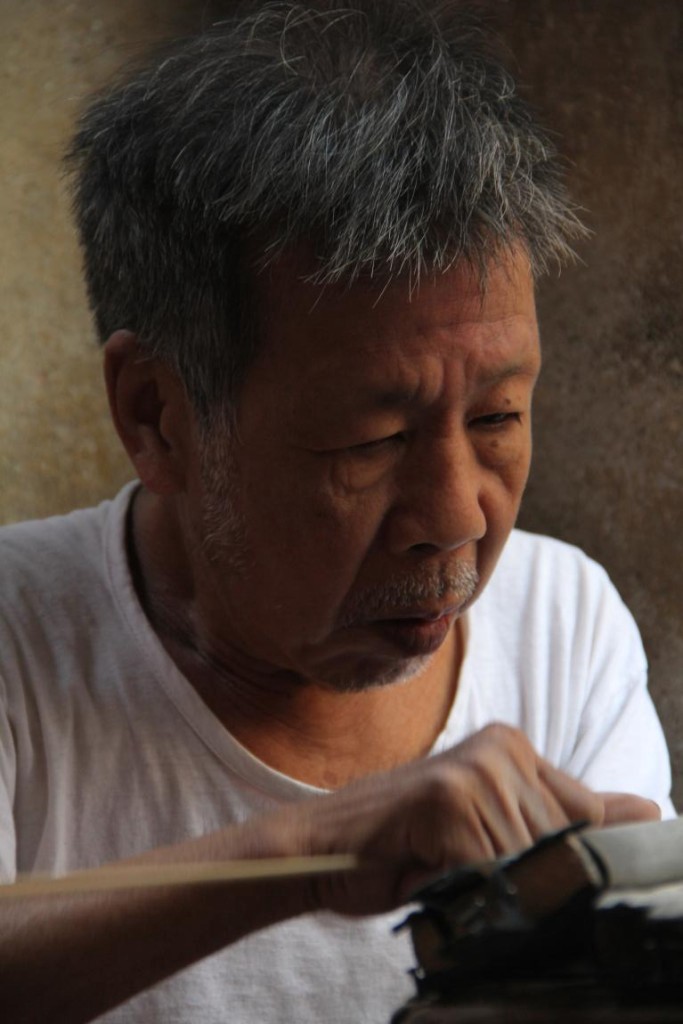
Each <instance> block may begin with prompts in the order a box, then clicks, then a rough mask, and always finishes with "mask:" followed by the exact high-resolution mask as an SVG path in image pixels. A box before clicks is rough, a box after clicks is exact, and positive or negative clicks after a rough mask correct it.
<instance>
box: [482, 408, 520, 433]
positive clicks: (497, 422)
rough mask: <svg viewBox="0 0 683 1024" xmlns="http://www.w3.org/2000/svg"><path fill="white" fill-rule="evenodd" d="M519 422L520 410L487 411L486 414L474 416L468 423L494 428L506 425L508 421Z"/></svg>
mask: <svg viewBox="0 0 683 1024" xmlns="http://www.w3.org/2000/svg"><path fill="white" fill-rule="evenodd" d="M521 422H522V414H521V413H520V412H493V413H489V414H488V415H487V416H476V417H475V418H474V419H473V420H471V421H470V425H471V426H473V427H484V428H488V429H490V430H496V429H500V428H501V427H505V426H507V425H508V424H509V423H521Z"/></svg>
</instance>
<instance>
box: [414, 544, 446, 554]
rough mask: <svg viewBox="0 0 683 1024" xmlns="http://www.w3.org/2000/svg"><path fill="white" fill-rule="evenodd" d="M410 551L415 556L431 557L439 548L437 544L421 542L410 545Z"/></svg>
mask: <svg viewBox="0 0 683 1024" xmlns="http://www.w3.org/2000/svg"><path fill="white" fill-rule="evenodd" d="M410 550H411V551H414V552H415V554H416V555H433V554H435V553H436V552H438V551H439V546H438V544H429V543H427V542H422V543H420V544H411V546H410Z"/></svg>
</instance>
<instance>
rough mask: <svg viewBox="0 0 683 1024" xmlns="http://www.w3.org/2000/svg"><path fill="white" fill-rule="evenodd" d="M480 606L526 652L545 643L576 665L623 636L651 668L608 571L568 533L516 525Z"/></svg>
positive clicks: (623, 644)
mask: <svg viewBox="0 0 683 1024" xmlns="http://www.w3.org/2000/svg"><path fill="white" fill-rule="evenodd" d="M473 612H474V614H475V616H477V615H479V616H480V617H481V618H482V619H483V620H484V621H485V622H486V623H487V624H488V628H489V629H490V630H491V631H493V632H494V633H495V634H496V636H497V637H499V638H500V643H501V644H504V645H505V647H506V649H507V650H508V651H509V650H510V649H511V648H513V647H514V648H515V649H518V650H521V651H523V652H524V655H525V657H526V656H528V655H529V652H530V650H533V651H534V652H535V655H536V656H538V655H539V654H540V652H541V651H542V650H545V651H546V656H547V657H549V658H552V659H554V660H555V662H557V660H558V659H559V660H562V661H564V662H565V663H566V664H567V665H568V666H569V665H570V664H571V667H572V671H576V670H577V669H578V668H579V664H578V663H579V662H580V663H582V664H583V663H584V662H585V664H586V665H587V664H588V663H589V662H593V661H594V660H595V659H596V658H601V657H602V656H603V653H604V651H606V650H607V649H609V648H610V647H612V646H613V645H614V643H615V641H618V646H619V648H620V649H621V650H622V651H627V652H628V655H629V657H631V658H632V659H634V661H635V663H637V664H638V666H639V670H642V669H643V668H644V663H645V658H644V653H643V651H642V644H641V641H640V635H639V633H638V629H637V627H636V625H635V622H634V620H633V617H632V616H631V613H630V612H629V610H628V609H627V607H626V605H625V604H624V602H623V600H622V599H621V597H620V595H619V593H618V592H617V590H616V588H615V586H614V584H613V583H612V582H611V580H610V578H609V576H608V574H607V572H606V571H605V570H604V569H603V568H602V566H600V565H599V564H598V563H597V562H596V561H594V560H593V559H592V558H590V557H589V556H588V555H586V554H585V553H584V552H583V551H581V550H580V549H579V548H577V547H575V546H574V545H572V544H567V543H565V542H564V541H560V540H554V539H553V538H550V537H544V536H540V535H536V534H532V533H526V532H525V531H522V530H513V532H512V534H511V535H510V538H509V540H508V543H507V545H506V547H505V549H504V550H503V553H502V555H501V558H500V560H499V563H498V565H497V567H496V570H495V571H494V573H493V576H492V578H491V580H490V582H489V584H488V586H487V587H486V589H485V590H484V592H483V594H482V595H481V598H480V600H479V602H477V604H476V605H475V606H474V608H473Z"/></svg>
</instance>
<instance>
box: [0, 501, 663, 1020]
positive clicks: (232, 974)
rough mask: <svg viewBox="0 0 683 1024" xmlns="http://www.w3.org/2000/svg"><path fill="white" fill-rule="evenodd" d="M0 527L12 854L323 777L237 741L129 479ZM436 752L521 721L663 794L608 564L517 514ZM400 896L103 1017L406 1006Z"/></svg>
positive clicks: (149, 827) (102, 843)
mask: <svg viewBox="0 0 683 1024" xmlns="http://www.w3.org/2000/svg"><path fill="white" fill-rule="evenodd" d="M133 486H134V485H129V486H128V487H126V488H124V490H123V491H122V492H121V493H120V494H119V495H118V497H117V498H116V499H115V500H114V501H113V502H105V503H103V504H102V505H100V506H99V507H98V508H96V509H88V510H84V511H78V512H73V513H71V514H70V515H68V516H62V517H55V518H53V519H49V520H45V521H42V522H37V523H23V524H19V525H16V526H10V527H5V528H3V529H2V530H0V872H1V873H2V874H3V875H4V876H5V877H7V878H10V877H12V876H13V875H14V873H15V871H24V872H26V871H60V872H61V871H67V870H72V869H75V868H79V867H87V866H93V865H96V864H101V863H103V862H106V861H111V860H117V859H119V858H121V857H126V856H131V855H133V854H135V853H137V852H139V851H142V850H146V849H149V848H152V847H155V846H161V845H165V844H169V843H174V842H179V841H182V840H184V839H187V838H190V837H193V836H198V835H201V834H203V833H206V832H209V831H212V830H214V829H217V828H220V827H221V826H223V825H225V824H227V823H230V822H238V821H243V820H244V819H246V818H248V817H250V816H251V815H253V814H255V813H258V812H263V811H267V810H269V809H272V808H273V807H274V806H276V805H278V804H281V803H283V802H285V801H291V800H299V799H301V798H302V797H306V796H309V795H311V794H313V793H316V792H318V791H317V790H315V789H314V788H312V787H311V786H307V785H303V784H301V783H299V782H297V781H295V780H294V779H291V778H288V777H286V776H284V775H281V774H280V773H278V772H276V771H273V770H272V769H271V768H269V767H267V765H265V764H263V763H262V762H260V761H258V760H257V759H256V758H254V757H253V756H252V755H251V754H250V753H249V752H248V751H247V750H245V749H244V748H243V747H242V746H240V744H239V743H237V742H236V741H235V740H234V739H233V738H232V737H231V736H230V735H229V733H228V732H227V731H226V730H225V728H224V727H223V726H222V725H221V724H220V723H219V722H218V720H217V719H216V718H215V717H214V716H213V714H212V713H211V712H210V711H209V709H208V708H207V707H206V705H205V704H204V703H203V702H202V700H201V699H200V698H199V696H198V695H197V693H196V692H195V690H194V689H193V688H192V686H191V685H190V684H189V683H188V681H187V680H186V679H185V678H184V677H183V676H182V675H181V673H180V672H179V671H178V669H177V668H176V666H175V664H174V663H173V661H172V660H171V659H170V658H169V656H168V654H167V653H166V652H165V650H164V648H163V647H162V645H161V643H160V641H159V639H158V638H157V636H156V634H155V633H154V632H153V630H152V629H151V627H150V625H149V623H148V621H147V619H146V617H145V615H144V613H143V611H142V609H141V607H140V604H139V602H138V600H137V597H136V594H135V591H134V588H133V584H132V581H131V577H130V573H129V568H128V563H127V559H126V555H125V546H124V535H125V520H126V513H127V509H128V506H129V502H130V498H131V494H132V488H133ZM467 620H468V621H467V626H468V642H467V651H466V656H465V659H464V662H463V665H462V671H461V677H460V683H459V687H458V692H457V697H456V700H455V703H454V706H453V709H452V711H451V714H450V717H449V720H448V723H447V725H446V728H445V729H444V731H443V733H442V735H441V736H440V737H439V739H438V741H437V743H436V745H435V751H436V750H443V749H445V748H447V747H449V746H452V745H453V744H456V743H458V742H459V741H460V740H462V739H464V738H465V737H466V736H468V735H469V734H470V733H472V732H473V731H475V730H477V729H479V728H481V727H482V726H484V725H486V724H487V723H488V722H491V721H494V720H495V721H502V722H507V723H510V724H513V725H515V726H519V727H520V728H521V729H523V730H524V732H525V733H526V734H527V735H528V736H529V738H530V740H531V742H532V743H533V744H534V746H535V747H536V748H537V750H539V751H540V752H541V753H542V754H544V755H545V756H546V757H547V758H548V759H549V760H550V761H552V762H553V763H554V764H556V765H558V766H559V767H561V768H563V769H564V770H566V771H567V772H569V773H570V774H572V775H575V776H577V777H578V778H580V779H583V780H584V781H585V782H586V783H587V784H588V785H589V786H592V787H593V788H596V789H602V790H624V791H631V792H634V793H640V794H642V795H645V796H649V797H651V798H652V799H654V800H656V801H657V802H658V803H659V804H660V806H661V807H662V809H663V811H664V813H665V814H667V815H670V814H672V813H673V809H672V807H671V804H670V802H669V799H668V793H669V787H670V772H669V763H668V757H667V752H666V747H665V743H664V739H663V735H662V731H661V728H660V725H659V722H658V720H657V717H656V714H655V711H654V709H653V706H652V703H651V701H650V699H649V697H648V695H647V691H646V688H645V677H646V663H645V657H644V654H643V650H642V645H641V642H640V639H639V636H638V632H637V630H636V627H635V625H634V623H633V620H632V618H631V616H630V614H629V613H628V611H627V610H626V608H625V607H624V605H623V603H622V602H621V600H620V598H619V596H618V595H617V593H616V592H615V590H614V588H613V587H612V585H611V584H610V582H609V580H608V579H607V576H606V575H605V573H604V572H603V570H602V569H600V568H599V567H598V566H597V565H596V564H595V563H594V562H592V561H590V560H589V559H588V558H586V557H585V556H584V555H583V554H581V552H579V551H578V550H576V549H575V548H572V547H570V546H568V545H566V544H563V543H560V542H558V541H553V540H550V539H548V538H543V537H536V536H532V535H530V534H526V533H522V532H520V531H514V532H513V534H512V536H511V537H510V539H509V541H508V544H507V546H506V548H505V550H504V552H503V555H502V557H501V560H500V563H499V565H498V567H497V569H496V571H495V573H494V576H493V579H492V580H491V582H490V583H489V584H488V587H487V589H486V590H485V592H484V593H483V594H482V596H481V597H480V599H479V600H478V601H477V603H476V604H475V605H474V607H473V608H472V609H471V610H470V611H469V612H468V614H467ZM402 916H403V914H402V913H401V912H399V913H397V914H393V915H388V916H383V917H377V918H374V919H369V920H363V921H349V920H346V919H343V918H340V917H336V916H335V915H332V914H322V913H321V914H316V915H309V916H307V917H301V918H298V919H296V920H293V921H288V922H285V923H284V924H280V925H276V926H273V927H271V928H268V929H265V930H264V931H262V932H260V933H257V934H255V935H253V936H249V937H248V938H246V939H244V940H242V941H240V942H238V943H236V944H235V945H233V946H231V947H229V948H228V949H226V950H225V951H222V952H220V953H217V954H215V955H213V956H211V957H208V958H207V959H205V960H203V961H202V962H201V963H199V964H197V965H195V966H193V967H191V968H188V969H187V970H185V971H182V972H180V973H179V974H177V975H176V976H174V977H173V978H171V979H169V980H167V981H165V982H163V983H162V984H160V985H158V986H156V987H154V988H153V989H150V990H149V991H148V992H146V993H143V994H142V995H140V996H137V997H135V998H134V999H132V1000H130V1001H129V1002H127V1003H125V1004H124V1005H123V1006H121V1007H119V1008H118V1009H116V1010H114V1011H112V1012H111V1013H109V1014H107V1015H105V1017H103V1018H102V1019H103V1020H107V1021H109V1022H117V1024H121V1022H133V1021H135V1022H138V1024H176V1022H177V1024H180V1022H182V1024H219V1022H223V1021H230V1022H231V1024H243V1022H244V1024H247V1022H249V1024H255V1022H258V1024H271V1022H287V1024H289V1022H294V1021H296V1022H297V1024H351V1022H353V1024H387V1021H388V1020H389V1017H390V1015H391V1013H392V1011H393V1010H394V1009H396V1007H398V1006H399V1005H401V1004H402V1003H403V1002H404V1001H405V1000H406V999H407V998H408V997H409V996H410V995H412V994H413V990H414V986H413V982H412V979H411V978H410V977H409V975H408V973H407V972H408V970H409V968H410V967H411V966H412V965H413V964H414V956H413V953H412V950H411V949H410V948H409V940H408V938H407V937H406V936H405V935H404V934H400V935H394V934H392V931H391V927H392V924H394V923H395V922H396V921H397V920H400V919H401V918H402Z"/></svg>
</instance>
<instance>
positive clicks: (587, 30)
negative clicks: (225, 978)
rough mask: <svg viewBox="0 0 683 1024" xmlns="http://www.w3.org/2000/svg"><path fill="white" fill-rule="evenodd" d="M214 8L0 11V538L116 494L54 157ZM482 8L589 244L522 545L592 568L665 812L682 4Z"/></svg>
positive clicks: (570, 281) (681, 660)
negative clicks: (631, 655)
mask: <svg viewBox="0 0 683 1024" xmlns="http://www.w3.org/2000/svg"><path fill="white" fill-rule="evenodd" d="M229 6H230V4H229V3H227V2H225V0H224V2H223V3H222V4H221V3H211V2H204V3H202V2H190V0H165V2H164V0H146V2H145V3H144V4H140V3H137V2H134V0H116V2H114V0H72V2H67V0H0V76H1V78H2V103H1V104H0V168H1V172H2V188H1V189H0V224H2V234H1V236H0V289H1V299H2V301H1V302H0V321H1V330H0V482H1V487H0V521H6V522H9V521H12V520H17V519H22V518H27V517H33V516H42V515H47V514H50V513H53V512H60V511H65V510H68V509H70V508H73V507H75V506H78V505H87V504H90V503H92V502H95V501H97V500H99V499H101V498H102V497H105V496H108V495H110V494H112V493H113V492H114V491H115V490H116V488H117V487H118V486H119V485H120V484H121V483H122V482H123V481H124V480H126V479H127V478H128V477H129V471H128V468H127V466H126V463H125V461H124V459H123V457H122V455H121V454H120V452H119V450H118V446H117V442H116V441H115V440H114V436H113V432H112V431H111V429H110V427H109V422H108V417H107V412H106V409H105V402H104V398H103V391H102V387H101V384H100V366H99V355H98V351H97V348H96V346H95V343H94V335H93V331H92V327H91V324H90V319H89V316H88V312H87V308H86V301H85V296H84V291H83V287H82V284H81V280H80V272H79V255H78V252H77V247H76V242H75V238H74V234H73V231H72V228H71V225H70V222H69V214H68V200H67V197H66V193H65V189H64V186H63V183H62V180H61V177H60V167H59V162H60V156H61V153H62V151H63V148H64V145H65V141H66V139H67V137H68V133H69V130H70V126H71V125H72V123H73V120H74V117H75V115H76V112H77V110H78V108H79V105H80V103H81V102H82V99H83V97H84V96H85V95H87V94H88V93H89V92H90V91H91V90H92V89H93V88H95V87H97V86H98V85H99V84H100V83H102V82H104V81H106V80H107V78H108V77H109V76H110V75H111V74H112V72H113V71H114V70H115V69H116V68H117V67H118V66H119V65H120V64H121V63H122V62H123V61H125V60H126V59H128V58H130V57H131V56H134V55H135V54H137V53H139V52H141V51H144V49H145V47H146V46H147V45H148V44H149V43H151V42H153V41H155V40H157V39H159V38H162V37H165V36H170V35H175V34H179V33H183V32H186V31H191V30H194V29H197V28H199V27H201V25H203V24H206V23H210V22H211V21H212V20H214V19H215V18H216V17H220V14H221V12H222V11H225V10H226V9H227V8H228V7H229ZM481 6H483V7H484V8H485V9H486V10H487V11H488V12H489V14H490V16H491V19H492V21H493V24H494V25H496V26H497V28H498V31H499V33H500V35H501V36H502V38H503V40H504V41H505V43H506V45H507V46H508V48H509V51H510V60H509V63H510V65H511V67H512V69H513V71H515V72H516V75H517V77H518V79H519V80H520V82H521V85H522V88H523V91H524V92H525V94H526V95H527V97H528V98H529V99H531V101H532V102H533V103H534V105H535V106H536V107H537V108H538V109H540V111H541V113H542V115H543V117H544V120H545V121H546V123H547V124H548V125H549V126H550V127H551V128H552V129H553V131H554V132H555V133H556V134H557V139H558V143H559V145H560V148H561V150H562V151H563V153H564V154H565V155H566V157H567V159H568V161H569V165H568V177H569V184H570V188H571V191H572V193H573V196H574V198H575V199H576V201H577V202H578V204H579V205H580V206H582V207H583V208H584V211H585V213H584V218H585V220H586V222H587V223H588V225H589V227H590V228H591V229H592V231H593V232H594V237H593V239H592V240H591V241H590V242H588V243H586V244H584V245H582V246H581V250H580V256H581V262H580V263H578V264H577V265H576V266H575V267H573V268H571V269H569V270H568V271H566V272H565V273H564V274H563V275H562V277H561V278H559V279H551V280H548V281H545V282H543V284H542V285H541V288H540V293H539V306H540V317H541V327H542V333H543V340H544V347H545V360H546V366H545V374H544V379H543V382H542V384H541V387H540V390H539V395H538V406H537V414H536V462H535V469H534V472H533V476H532V480H531V483H530V487H529V491H528V495H527V498H526V503H525V507H524V511H523V515H522V525H523V526H525V527H527V528H529V529H534V530H538V531H542V532H546V533H551V534H554V535H556V536H560V537H563V538H565V539H567V540H569V541H572V542H574V543H577V544H579V545H580V546H581V547H583V548H584V549H585V550H586V551H588V552H589V553H590V554H592V555H593V556H594V557H596V558H597V559H598V560H599V561H601V562H602V563H603V564H604V565H605V566H606V567H607V569H608V571H609V572H610V574H611V575H612V577H613V579H614V580H615V582H616V583H617V585H618V587H619V588H620V590H621V592H622V594H623V595H624V597H625V599H626V601H627V603H628V604H629V606H630V607H631V609H632V611H633V612H634V614H635V615H636V618H637V619H638V621H639V623H640V625H641V629H642V632H643V636H644V640H645V644H646V648H647V651H648V655H649V658H650V663H651V669H652V691H653V695H654V697H655V700H656V702H657V705H658V707H659V710H660V713H661V715H662V718H663V721H664V726H665V729H666V732H667V735H668V738H669V742H670V745H671V749H672V755H673V761H674V771H675V778H676V786H675V793H676V795H677V797H678V801H679V806H680V807H681V808H682V809H683V628H682V625H683V584H682V582H681V573H682V570H683V537H682V534H683V436H682V433H683V432H682V422H683V412H682V406H683V402H682V390H683V389H682V383H683V340H682V339H683V4H681V3H680V0H648V2H643V0H561V2H560V0H484V2H483V3H482V4H481ZM633 756H634V757H638V756H639V751H637V750H634V751H633Z"/></svg>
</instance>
